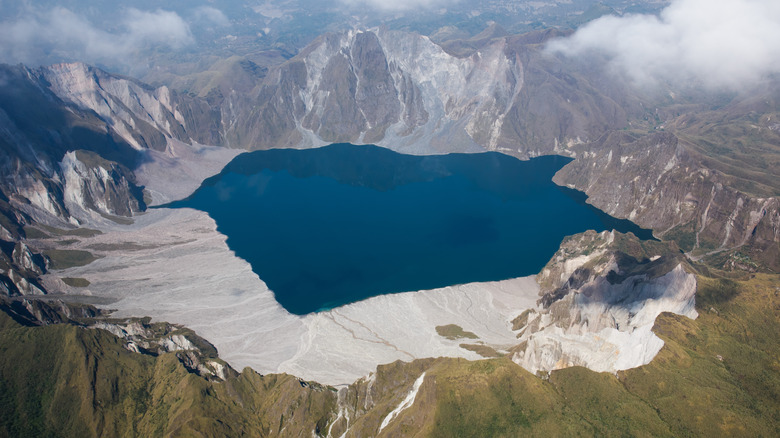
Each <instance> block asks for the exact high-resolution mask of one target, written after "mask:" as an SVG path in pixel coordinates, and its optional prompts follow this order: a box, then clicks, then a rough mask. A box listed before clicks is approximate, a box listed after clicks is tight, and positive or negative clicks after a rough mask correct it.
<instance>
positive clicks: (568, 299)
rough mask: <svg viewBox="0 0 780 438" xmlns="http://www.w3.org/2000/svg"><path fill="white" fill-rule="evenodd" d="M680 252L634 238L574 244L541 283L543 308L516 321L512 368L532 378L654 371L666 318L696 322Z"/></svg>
mask: <svg viewBox="0 0 780 438" xmlns="http://www.w3.org/2000/svg"><path fill="white" fill-rule="evenodd" d="M685 265H686V264H685V261H684V260H683V257H682V256H681V255H680V254H679V252H677V251H675V247H674V245H668V244H664V243H660V242H652V241H647V242H643V241H640V240H639V239H637V238H636V237H634V236H633V235H631V234H627V235H624V234H620V233H617V232H614V231H613V232H606V231H605V232H602V233H600V234H597V233H595V232H593V231H588V232H586V233H582V234H578V235H575V236H570V237H568V238H567V239H565V240H564V242H563V243H562V244H561V248H560V249H559V250H558V252H557V253H556V254H555V256H553V258H552V260H551V261H550V262H549V263H548V264H547V265H546V266H545V267H544V268H543V269H542V272H541V273H540V274H539V275H538V276H537V281H538V282H539V284H540V286H541V290H540V293H539V294H540V297H541V298H540V299H539V306H537V308H535V309H529V310H526V311H525V312H523V313H522V314H520V315H518V317H517V318H515V319H514V320H513V321H512V323H513V327H512V328H513V329H514V330H516V331H518V335H517V336H518V340H519V341H520V344H519V345H518V346H516V347H515V348H513V349H512V350H511V351H512V353H513V354H512V360H514V361H515V362H516V363H518V364H520V365H522V366H523V368H525V369H527V370H529V371H531V372H537V371H551V370H555V369H561V368H567V367H571V366H575V365H578V366H584V367H587V368H589V369H592V370H595V371H609V372H615V371H617V370H625V369H629V368H635V367H637V366H639V365H644V364H647V363H649V362H650V361H651V360H652V359H653V358H654V357H655V355H656V354H657V353H658V351H659V350H660V349H661V347H662V346H663V341H662V340H661V339H659V338H658V337H657V336H655V335H654V334H653V332H652V328H653V325H654V324H655V321H656V318H657V317H658V315H660V314H661V313H663V312H669V313H674V314H677V315H683V316H686V317H688V318H692V319H695V318H696V317H697V316H698V315H697V312H696V310H694V303H695V297H694V295H695V292H696V278H695V276H694V275H693V274H691V273H688V272H686V270H690V268H689V267H685Z"/></svg>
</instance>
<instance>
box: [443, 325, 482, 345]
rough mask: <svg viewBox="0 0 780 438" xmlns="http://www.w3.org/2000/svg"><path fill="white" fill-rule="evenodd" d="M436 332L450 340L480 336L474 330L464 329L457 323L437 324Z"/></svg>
mask: <svg viewBox="0 0 780 438" xmlns="http://www.w3.org/2000/svg"><path fill="white" fill-rule="evenodd" d="M436 333H438V334H439V336H441V337H443V338H447V339H449V340H452V341H454V340H456V339H463V338H467V339H477V338H479V336H477V335H475V334H474V333H472V332H467V331H464V330H463V328H462V327H461V326H459V325H456V324H447V325H437V326H436Z"/></svg>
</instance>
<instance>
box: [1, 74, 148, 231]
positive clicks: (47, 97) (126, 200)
mask: <svg viewBox="0 0 780 438" xmlns="http://www.w3.org/2000/svg"><path fill="white" fill-rule="evenodd" d="M0 76H1V77H2V79H3V81H2V83H3V86H2V87H0V95H2V98H0V126H2V129H0V143H1V144H2V147H0V158H2V164H0V177H2V182H1V183H0V191H2V192H3V197H4V198H5V199H7V200H8V201H7V202H8V208H9V209H11V210H18V211H21V212H24V213H25V214H26V215H28V216H29V217H31V218H37V219H41V220H44V221H46V220H49V221H50V220H52V219H56V220H64V221H67V222H72V223H78V222H79V218H78V217H77V216H78V215H74V213H75V212H74V211H71V210H72V208H73V206H78V207H80V210H83V211H86V210H90V211H93V212H95V213H97V212H101V213H105V214H113V215H122V216H130V215H132V213H133V212H137V211H141V210H143V208H144V206H143V199H142V196H141V190H140V188H139V187H137V186H135V184H134V177H133V175H132V172H131V171H130V169H129V168H128V167H127V166H130V167H134V166H135V163H136V161H137V160H138V159H139V158H140V156H141V155H140V151H138V150H136V149H134V148H133V147H132V146H131V145H130V144H129V143H127V142H125V141H123V139H122V138H121V137H119V136H117V135H116V132H115V131H113V130H112V129H111V128H110V126H109V125H108V124H107V123H106V122H105V121H103V120H101V119H100V118H98V117H97V116H96V114H95V113H94V112H92V111H91V110H88V109H82V108H77V107H75V106H73V105H71V104H68V103H67V102H65V101H63V100H61V99H60V98H58V97H57V96H56V95H55V94H54V93H53V92H52V91H51V90H49V89H48V88H47V84H48V83H47V82H46V80H45V79H44V78H43V75H42V74H41V73H40V72H36V71H33V70H29V69H27V68H25V67H22V66H19V67H2V68H1V69H0ZM73 151H82V152H80V153H76V154H74V152H73ZM66 198H67V199H66ZM7 216H9V217H10V216H14V218H11V219H12V221H13V222H15V223H16V225H17V226H18V225H20V224H21V223H22V222H24V221H25V219H24V218H22V217H21V216H18V215H15V214H14V213H12V212H10V211H9V214H7ZM46 218H48V219H46ZM81 219H83V218H81Z"/></svg>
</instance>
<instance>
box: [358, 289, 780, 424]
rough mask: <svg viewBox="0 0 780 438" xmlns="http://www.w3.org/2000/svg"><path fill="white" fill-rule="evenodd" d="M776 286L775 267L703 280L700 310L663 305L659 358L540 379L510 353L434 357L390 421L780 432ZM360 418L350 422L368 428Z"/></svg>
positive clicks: (779, 295)
mask: <svg viewBox="0 0 780 438" xmlns="http://www.w3.org/2000/svg"><path fill="white" fill-rule="evenodd" d="M778 284H780V277H778V276H776V275H762V274H757V275H755V276H753V277H746V278H744V279H743V280H732V279H722V278H709V277H700V278H699V285H700V286H699V291H698V293H699V296H700V299H699V300H697V307H698V309H699V313H700V316H699V318H698V319H696V320H691V319H688V318H686V317H683V316H678V315H673V314H662V315H661V316H660V317H659V318H658V320H657V322H656V326H655V332H656V333H657V334H658V335H659V336H660V337H661V338H663V340H664V342H665V346H664V347H663V348H662V349H661V352H660V353H659V355H658V356H657V357H656V358H655V359H654V360H653V361H652V362H651V363H650V364H648V365H645V366H642V367H639V368H635V369H631V370H627V371H623V372H619V373H618V374H617V375H612V374H608V373H595V372H592V371H589V370H587V369H585V368H581V367H574V368H568V369H563V370H559V371H553V372H552V373H550V374H549V378H548V379H540V378H538V377H536V376H533V375H531V374H530V373H528V372H526V371H525V370H523V369H522V368H520V367H518V366H516V365H515V364H513V363H512V362H511V361H510V360H509V359H508V358H499V359H491V360H484V361H478V362H469V361H466V360H462V359H437V360H435V361H433V362H432V363H430V364H427V365H426V366H424V367H423V369H422V370H423V371H425V372H426V378H425V383H424V384H423V385H422V386H421V388H420V392H419V393H418V394H417V397H416V400H415V405H414V407H413V409H409V410H407V411H404V412H403V413H402V414H401V415H399V418H398V419H397V420H395V421H394V422H393V423H391V424H390V426H389V427H388V428H387V429H386V430H387V431H388V435H398V436H406V435H414V432H419V434H418V435H419V436H703V437H711V436H778V434H780V362H778V358H780V340H778V338H777V333H780V288H779V287H778ZM412 367H413V364H408V365H406V366H404V367H397V368H391V367H387V368H380V374H379V375H378V377H377V383H376V384H375V385H379V384H380V382H383V381H390V382H396V383H395V384H396V385H398V384H397V380H398V379H399V378H400V376H402V375H404V374H405V373H406V374H407V375H408V377H406V379H407V383H406V385H407V386H406V387H407V388H408V387H409V386H410V385H411V382H413V381H414V379H415V378H416V377H417V376H419V372H418V373H417V374H414V373H409V370H410V369H412ZM383 372H384V373H391V375H389V376H383V375H382V373H383ZM420 372H421V371H420ZM393 376H395V377H393ZM375 387H376V386H375ZM377 391H378V393H381V392H382V389H381V388H377ZM377 409H379V407H378V408H377ZM362 420H364V419H361V420H358V422H357V424H356V425H355V426H354V429H353V430H355V431H356V433H363V434H370V433H369V430H370V428H369V427H368V426H367V425H366V426H365V427H366V428H365V429H361V427H363V425H362V423H361V421H362ZM408 432H412V433H408Z"/></svg>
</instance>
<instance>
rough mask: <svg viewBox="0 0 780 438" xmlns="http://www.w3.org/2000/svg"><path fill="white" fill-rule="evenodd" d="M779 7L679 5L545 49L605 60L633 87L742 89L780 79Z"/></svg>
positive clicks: (612, 21) (598, 23)
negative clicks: (771, 79)
mask: <svg viewBox="0 0 780 438" xmlns="http://www.w3.org/2000/svg"><path fill="white" fill-rule="evenodd" d="M778 39H780V4H778V3H777V2H775V1H772V0H749V1H740V2H734V1H730V0H715V1H705V0H674V1H672V2H671V4H670V5H669V6H667V7H665V8H664V9H663V10H662V11H661V12H660V14H659V15H657V16H656V15H646V14H626V15H624V16H622V17H616V16H605V17H602V18H599V19H597V20H594V21H592V22H590V23H588V24H587V25H585V26H584V27H582V28H581V29H578V30H577V32H575V33H574V34H573V35H571V36H569V37H567V38H563V39H560V40H556V41H552V42H551V43H550V44H549V46H548V50H550V51H551V52H554V53H563V54H566V55H568V56H581V57H587V56H594V55H597V56H598V55H603V56H605V57H606V60H607V69H608V70H610V71H611V72H612V73H615V74H622V75H625V76H627V77H628V78H629V79H630V80H631V81H632V82H633V83H634V84H635V85H637V86H640V87H650V88H655V87H659V86H664V85H665V84H671V85H672V86H673V87H681V86H682V87H686V86H702V87H705V88H706V89H708V90H710V91H719V90H729V91H740V90H745V89H748V88H751V87H754V86H756V85H758V84H759V83H761V82H762V81H766V80H768V79H770V78H772V77H775V78H776V77H777V75H778V74H780V48H778V46H777V44H775V43H774V41H777V40H778Z"/></svg>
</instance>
